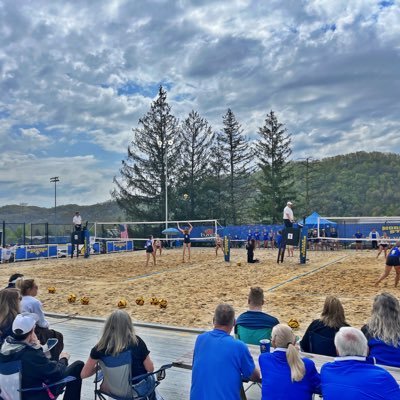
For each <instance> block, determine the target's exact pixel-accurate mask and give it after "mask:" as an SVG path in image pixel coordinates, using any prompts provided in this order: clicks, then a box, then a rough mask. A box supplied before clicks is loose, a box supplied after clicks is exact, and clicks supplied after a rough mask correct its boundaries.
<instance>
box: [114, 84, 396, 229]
mask: <svg viewBox="0 0 400 400" xmlns="http://www.w3.org/2000/svg"><path fill="white" fill-rule="evenodd" d="M291 153H292V149H291V135H290V133H289V132H288V131H287V129H286V128H285V126H284V124H283V123H282V122H280V121H279V120H278V118H277V116H276V114H275V113H274V112H273V111H270V112H269V113H267V114H266V116H265V119H264V121H263V122H262V125H261V126H260V127H259V129H258V135H257V139H256V140H253V141H252V142H250V141H249V139H248V138H247V137H246V136H245V135H244V134H243V129H242V126H241V124H240V122H239V121H238V120H237V118H236V116H235V114H234V112H233V111H232V110H231V109H228V110H227V111H226V113H225V114H224V115H223V116H222V119H221V127H220V128H219V129H214V128H213V127H212V126H211V125H210V124H209V122H208V121H207V120H206V119H205V118H204V117H202V116H201V115H200V114H199V113H198V112H197V111H195V110H192V111H191V112H190V113H189V114H188V116H187V117H186V118H185V119H184V120H182V121H179V120H178V119H177V118H176V117H175V116H174V115H173V113H172V110H171V107H170V105H169V104H168V101H167V93H166V91H165V90H164V89H163V88H162V87H160V89H159V92H158V97H157V98H156V100H155V101H153V102H152V104H151V106H150V109H149V111H148V112H147V113H146V114H145V115H144V116H143V117H142V118H140V119H139V121H138V125H137V127H136V128H134V129H133V138H132V140H131V142H130V144H129V146H128V152H127V156H126V158H125V159H124V160H122V166H121V168H120V171H119V174H118V175H117V176H116V177H115V178H114V183H115V189H114V190H113V191H112V193H111V194H112V197H113V198H114V199H115V200H116V202H117V204H118V205H119V206H120V207H121V209H122V210H124V211H125V213H126V216H127V219H129V220H133V221H139V220H141V221H156V220H159V221H162V220H165V219H166V215H165V212H166V207H165V203H166V199H167V201H168V216H167V217H168V220H193V219H221V220H222V221H223V222H224V223H226V224H241V223H255V222H262V223H276V222H278V223H279V222H281V221H282V210H283V207H284V206H285V204H286V202H287V201H288V200H291V201H294V202H295V215H296V216H297V217H302V216H305V215H308V214H309V213H311V212H312V211H314V210H315V211H318V212H319V213H320V214H323V215H326V216H362V215H364V216H366V215H371V216H375V215H397V214H398V211H397V205H398V200H399V197H400V190H398V189H397V184H396V183H397V178H398V176H399V174H400V167H399V165H400V164H399V158H400V157H399V156H398V155H395V154H382V153H364V152H359V153H354V154H350V155H343V156H336V157H330V158H326V159H323V160H319V159H318V158H317V157H318V155H316V156H315V158H314V157H308V158H306V159H304V160H297V161H293V160H291V159H290V157H291Z"/></svg>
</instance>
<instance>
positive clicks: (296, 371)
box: [271, 324, 306, 382]
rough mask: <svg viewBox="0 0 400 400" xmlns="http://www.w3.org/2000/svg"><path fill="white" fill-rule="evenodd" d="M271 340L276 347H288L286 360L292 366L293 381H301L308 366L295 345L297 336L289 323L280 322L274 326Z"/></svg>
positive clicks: (291, 375)
mask: <svg viewBox="0 0 400 400" xmlns="http://www.w3.org/2000/svg"><path fill="white" fill-rule="evenodd" d="M271 341H272V342H274V346H275V347H282V348H285V349H287V352H286V360H287V363H288V365H289V367H290V377H291V379H292V382H300V381H301V380H302V379H303V378H304V375H305V374H306V367H305V365H304V362H303V360H302V359H301V357H300V354H299V352H298V351H297V349H296V347H294V342H295V336H294V334H293V331H292V329H291V328H290V327H289V326H288V325H284V324H278V325H275V326H274V327H273V328H272V333H271Z"/></svg>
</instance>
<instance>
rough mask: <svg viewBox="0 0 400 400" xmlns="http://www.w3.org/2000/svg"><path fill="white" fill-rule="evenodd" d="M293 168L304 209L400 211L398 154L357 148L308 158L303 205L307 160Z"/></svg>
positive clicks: (333, 212)
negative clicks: (348, 151)
mask: <svg viewBox="0 0 400 400" xmlns="http://www.w3.org/2000/svg"><path fill="white" fill-rule="evenodd" d="M295 171H296V189H297V193H298V196H297V197H298V200H299V203H300V204H302V207H304V210H306V209H307V208H309V210H307V211H314V210H315V211H317V212H319V213H320V214H321V215H325V216H397V215H399V214H400V185H399V183H400V155H398V154H391V153H378V152H371V153H366V152H357V153H351V154H346V155H340V156H336V157H330V158H325V159H322V160H320V161H317V162H313V161H311V162H309V164H308V180H309V207H305V187H306V180H307V165H306V163H304V162H301V163H300V162H297V163H296V166H295ZM300 204H299V205H300ZM299 211H300V210H299ZM298 215H300V214H298Z"/></svg>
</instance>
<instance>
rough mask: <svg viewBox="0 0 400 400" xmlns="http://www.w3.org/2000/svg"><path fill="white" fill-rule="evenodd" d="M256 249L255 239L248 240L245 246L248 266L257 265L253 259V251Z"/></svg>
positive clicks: (256, 261)
mask: <svg viewBox="0 0 400 400" xmlns="http://www.w3.org/2000/svg"><path fill="white" fill-rule="evenodd" d="M255 248H256V241H255V239H250V240H249V241H248V242H247V244H246V249H247V262H248V263H250V264H254V263H258V262H259V261H258V260H257V259H256V258H254V249H255Z"/></svg>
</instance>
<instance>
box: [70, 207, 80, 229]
mask: <svg viewBox="0 0 400 400" xmlns="http://www.w3.org/2000/svg"><path fill="white" fill-rule="evenodd" d="M72 223H73V224H74V227H75V230H76V231H80V230H81V229H82V217H81V215H80V214H79V211H77V212H76V213H75V215H74V218H72Z"/></svg>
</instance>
